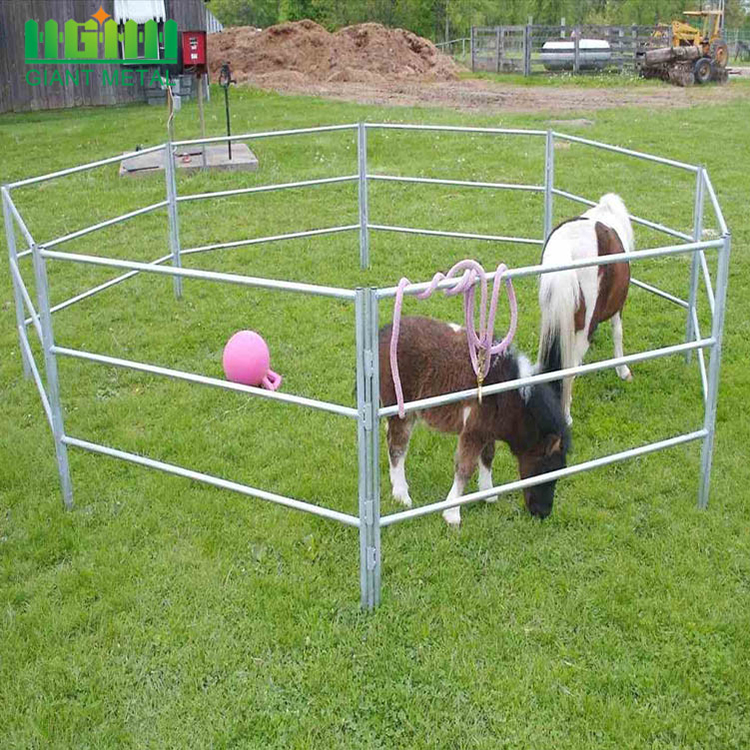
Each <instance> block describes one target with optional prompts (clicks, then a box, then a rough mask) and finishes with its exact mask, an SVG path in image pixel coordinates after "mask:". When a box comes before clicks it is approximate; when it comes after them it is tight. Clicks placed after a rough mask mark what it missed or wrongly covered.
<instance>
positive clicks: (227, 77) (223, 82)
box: [219, 62, 237, 161]
mask: <svg viewBox="0 0 750 750" xmlns="http://www.w3.org/2000/svg"><path fill="white" fill-rule="evenodd" d="M232 83H237V81H235V80H234V78H232V71H231V69H230V67H229V62H225V63H224V64H223V65H222V66H221V71H220V72H219V86H221V87H222V88H223V89H224V109H225V110H226V113H227V154H228V156H229V161H231V160H232V141H230V140H229V137H230V136H231V135H232V126H231V124H230V121H229V86H230V84H232Z"/></svg>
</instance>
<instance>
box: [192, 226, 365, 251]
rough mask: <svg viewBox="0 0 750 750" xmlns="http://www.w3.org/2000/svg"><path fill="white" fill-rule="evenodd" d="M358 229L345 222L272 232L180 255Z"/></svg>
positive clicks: (203, 247)
mask: <svg viewBox="0 0 750 750" xmlns="http://www.w3.org/2000/svg"><path fill="white" fill-rule="evenodd" d="M352 229H359V224H345V225H343V226H340V227H324V228H323V229H308V230H307V231H304V232H289V233H288V234H273V235H270V236H268V237H253V238H251V239H247V240H234V241H233V242H217V243H215V244H213V245H200V246H199V247H187V248H185V249H184V250H180V255H192V254H193V253H205V252H206V251H208V250H222V249H224V248H228V247H244V246H246V245H260V244H263V243H264V242H278V241H279V240H296V239H299V238H300V237H320V236H321V235H324V234H336V233H338V232H349V231H351V230H352Z"/></svg>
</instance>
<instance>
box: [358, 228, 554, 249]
mask: <svg viewBox="0 0 750 750" xmlns="http://www.w3.org/2000/svg"><path fill="white" fill-rule="evenodd" d="M367 228H368V229H374V230H377V231H381V232H401V233H402V234H423V235H426V236H428V237H455V238H457V239H462V240H490V241H491V242H515V243H518V244H522V245H543V244H544V241H543V240H535V239H533V238H531V237H508V236H505V235H500V234H475V233H473V232H443V231H441V230H438V229H416V228H415V227H396V226H392V225H390V224H368V225H367Z"/></svg>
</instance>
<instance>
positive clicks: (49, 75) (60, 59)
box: [24, 7, 177, 86]
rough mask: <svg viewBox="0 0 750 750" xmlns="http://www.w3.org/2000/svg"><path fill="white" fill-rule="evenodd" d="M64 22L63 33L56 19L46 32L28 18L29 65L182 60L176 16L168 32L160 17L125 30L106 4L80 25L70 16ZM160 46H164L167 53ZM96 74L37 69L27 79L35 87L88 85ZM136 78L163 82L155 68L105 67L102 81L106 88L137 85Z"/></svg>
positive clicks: (167, 24) (132, 23) (129, 23)
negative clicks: (119, 25) (161, 24)
mask: <svg viewBox="0 0 750 750" xmlns="http://www.w3.org/2000/svg"><path fill="white" fill-rule="evenodd" d="M63 26H64V28H63V31H60V29H59V24H58V23H57V21H55V20H54V19H50V20H49V21H46V22H45V23H44V27H43V29H42V30H40V27H39V22H38V21H34V20H29V21H26V25H25V27H24V53H25V57H24V62H25V63H26V64H27V65H40V64H41V65H70V64H76V65H86V66H88V65H127V66H133V65H176V64H177V22H176V21H174V20H172V19H168V20H166V21H165V22H164V28H163V30H162V31H160V30H159V24H158V23H157V22H156V21H155V20H150V21H146V23H145V24H143V25H142V28H139V25H138V24H137V23H136V22H135V21H133V20H130V21H126V22H125V23H124V24H123V25H122V31H121V30H120V28H119V27H118V24H117V23H116V22H115V20H114V19H113V18H112V17H111V16H110V15H109V13H107V12H106V11H105V10H104V9H103V8H101V7H100V8H99V10H98V11H97V12H96V13H94V14H93V15H92V17H91V18H89V19H88V21H85V22H84V23H79V22H77V21H74V20H72V19H69V20H67V21H66V22H65V24H64V25H63ZM121 45H122V55H120V46H121ZM160 48H161V49H162V50H163V54H162V55H161V56H160V55H159V50H160ZM139 52H140V54H139ZM93 74H95V70H89V69H75V70H72V71H69V70H67V71H64V74H63V73H62V72H61V71H59V70H52V71H48V70H45V69H41V70H39V69H36V68H33V69H31V70H27V71H26V82H27V83H28V84H29V85H30V86H40V85H45V86H48V85H52V84H54V83H60V84H62V83H73V84H74V85H80V82H81V81H84V82H85V83H86V84H88V83H89V82H90V80H91V77H92V75H93ZM63 75H64V77H63ZM136 80H139V81H140V83H141V84H144V83H151V82H153V81H156V82H158V81H161V77H160V75H159V72H158V70H156V69H154V68H151V69H149V68H142V69H132V68H130V69H123V70H115V71H112V72H110V71H106V70H102V71H101V81H102V84H103V85H105V86H107V85H109V86H116V85H122V86H134V85H135V82H136Z"/></svg>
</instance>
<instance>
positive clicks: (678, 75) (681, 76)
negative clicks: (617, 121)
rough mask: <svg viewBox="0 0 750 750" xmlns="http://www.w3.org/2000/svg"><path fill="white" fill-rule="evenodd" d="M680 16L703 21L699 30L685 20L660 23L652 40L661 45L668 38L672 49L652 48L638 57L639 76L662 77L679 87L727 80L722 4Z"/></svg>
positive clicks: (727, 59)
mask: <svg viewBox="0 0 750 750" xmlns="http://www.w3.org/2000/svg"><path fill="white" fill-rule="evenodd" d="M683 15H685V16H687V17H688V18H690V19H692V18H695V19H699V18H700V19H702V20H703V23H702V24H701V28H697V27H695V26H691V25H690V24H689V23H686V22H685V21H672V23H671V24H669V25H667V24H660V26H659V28H658V29H657V30H656V31H655V32H654V35H653V40H654V42H655V43H656V44H657V45H658V44H659V43H660V42H661V43H662V44H663V43H664V41H666V40H667V39H668V37H669V35H670V30H671V37H672V46H671V48H670V47H660V48H653V47H652V48H651V49H649V50H646V51H644V53H643V54H642V55H640V56H639V57H640V69H641V74H642V75H643V76H645V77H647V78H663V79H664V80H668V81H670V82H672V83H675V84H677V85H680V86H689V85H691V84H692V83H707V82H708V81H718V82H719V83H726V81H727V70H726V67H727V62H728V61H729V48H728V47H727V43H726V42H725V41H724V38H723V36H722V33H723V30H724V3H723V1H722V2H720V3H719V8H718V9H716V10H688V11H685V12H684V13H683Z"/></svg>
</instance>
